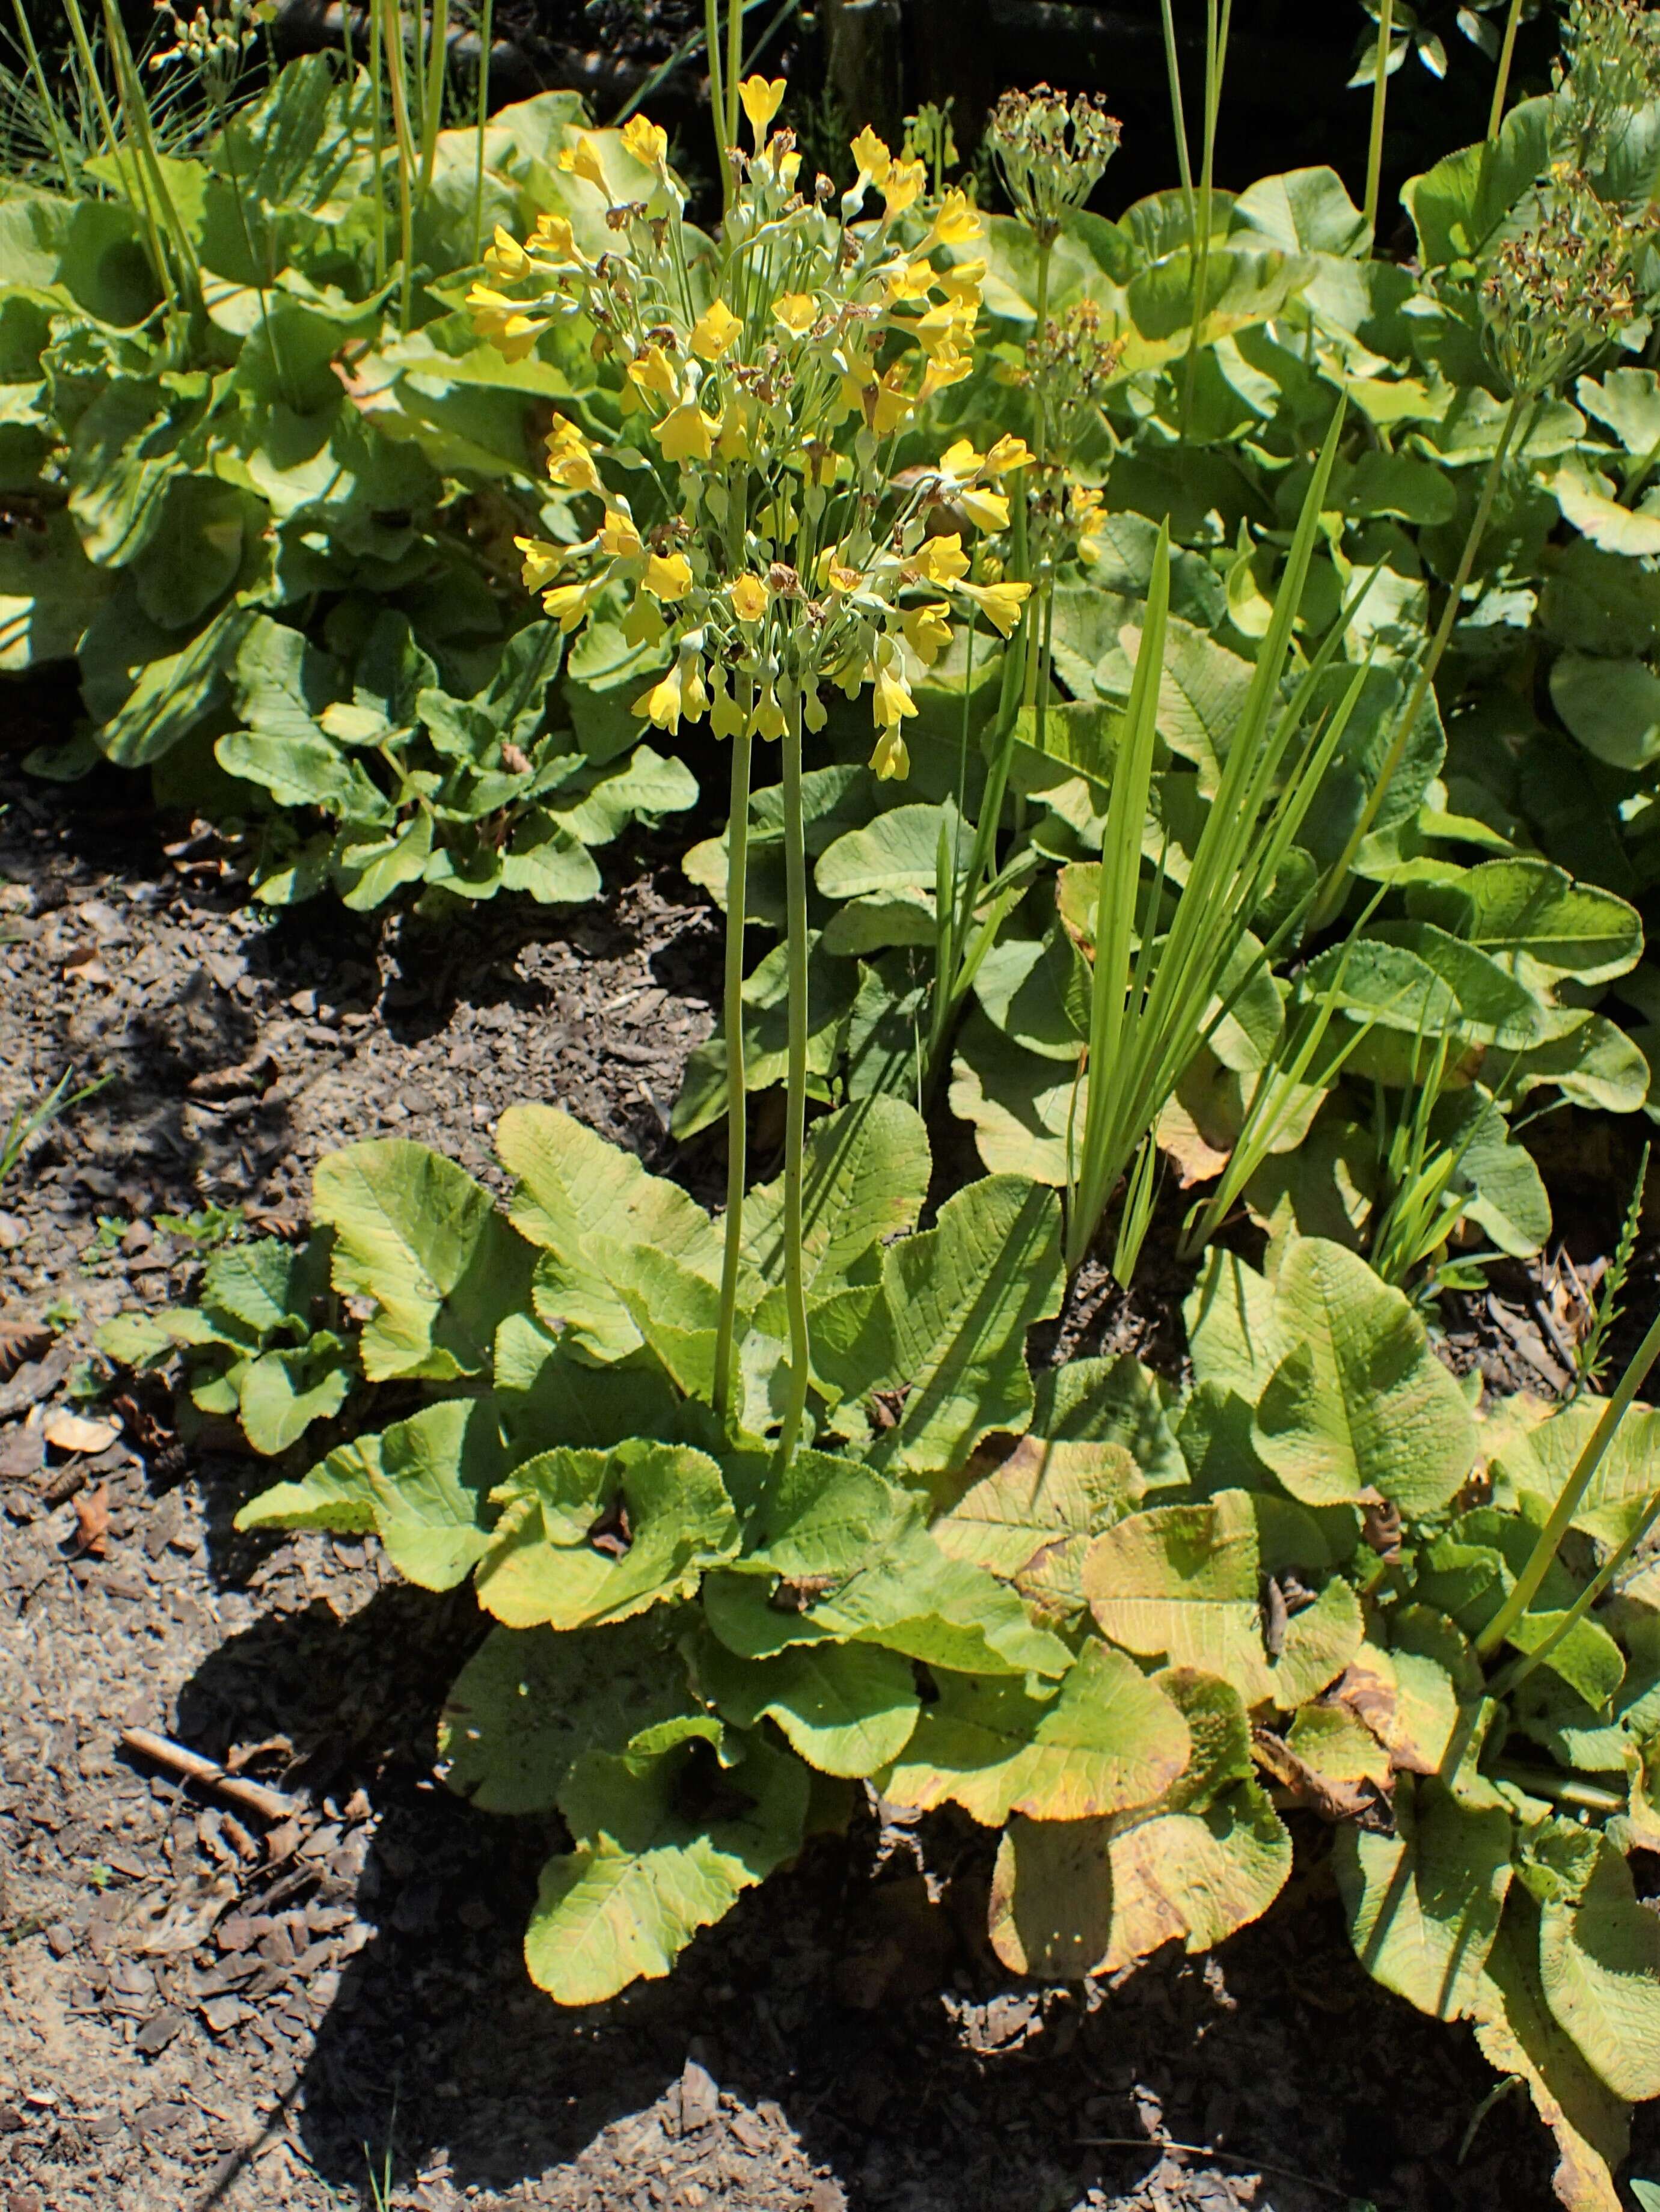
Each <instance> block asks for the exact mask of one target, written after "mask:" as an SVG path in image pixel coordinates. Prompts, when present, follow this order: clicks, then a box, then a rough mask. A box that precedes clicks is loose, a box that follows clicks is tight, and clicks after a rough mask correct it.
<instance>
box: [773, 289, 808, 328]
mask: <svg viewBox="0 0 1660 2212" xmlns="http://www.w3.org/2000/svg"><path fill="white" fill-rule="evenodd" d="M772 313H773V319H774V321H775V322H779V323H781V324H782V325H784V328H785V329H786V330H787V331H792V332H793V333H794V336H795V337H798V338H799V337H800V336H801V334H802V332H803V331H810V330H811V329H812V324H813V319H814V317H815V316H816V315H817V314H818V301H816V300H815V299H814V298H813V296H812V293H811V292H784V293H781V294H780V295H779V296H778V298H777V299H775V301H773V303H772Z"/></svg>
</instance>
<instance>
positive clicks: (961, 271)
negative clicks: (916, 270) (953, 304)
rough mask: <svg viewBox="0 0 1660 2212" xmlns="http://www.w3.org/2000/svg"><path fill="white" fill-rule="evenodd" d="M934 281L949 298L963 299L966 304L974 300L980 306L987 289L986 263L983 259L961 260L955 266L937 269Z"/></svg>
mask: <svg viewBox="0 0 1660 2212" xmlns="http://www.w3.org/2000/svg"><path fill="white" fill-rule="evenodd" d="M933 281H934V283H936V284H937V285H938V286H939V289H940V290H941V291H942V292H943V293H944V294H945V295H946V298H947V299H948V300H961V301H963V302H964V304H965V305H966V304H967V302H968V301H970V300H972V301H973V302H974V304H975V305H976V307H978V306H979V304H980V295H981V293H982V291H983V290H984V289H985V283H986V264H985V263H984V262H983V261H959V262H958V264H956V266H955V267H954V268H952V269H940V270H936V271H935V272H934V279H933Z"/></svg>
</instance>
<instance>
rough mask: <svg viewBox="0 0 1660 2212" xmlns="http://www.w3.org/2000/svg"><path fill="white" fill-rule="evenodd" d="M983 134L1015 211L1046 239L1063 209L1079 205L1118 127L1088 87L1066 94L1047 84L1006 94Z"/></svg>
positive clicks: (1114, 143)
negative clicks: (1089, 91) (1068, 96)
mask: <svg viewBox="0 0 1660 2212" xmlns="http://www.w3.org/2000/svg"><path fill="white" fill-rule="evenodd" d="M986 135H987V137H988V141H989V143H990V145H991V149H992V154H993V156H994V159H995V161H996V163H997V167H998V172H999V173H1000V176H1001V177H1002V179H1003V184H1004V187H1005V189H1006V191H1007V193H1008V196H1009V198H1010V200H1011V201H1012V203H1013V205H1014V209H1015V212H1016V213H1017V214H1018V216H1020V217H1021V219H1022V220H1023V221H1024V222H1027V223H1029V224H1030V225H1031V228H1032V229H1033V230H1035V231H1036V232H1037V234H1038V236H1039V237H1040V238H1053V237H1054V236H1055V233H1056V232H1057V231H1058V230H1059V228H1060V227H1061V216H1062V214H1063V213H1064V211H1065V210H1067V208H1069V207H1082V206H1083V204H1084V203H1085V200H1086V199H1088V197H1089V196H1090V194H1091V192H1092V191H1094V190H1095V187H1096V186H1097V185H1098V184H1099V183H1100V181H1101V176H1102V173H1103V171H1104V169H1105V167H1106V166H1107V164H1108V162H1109V161H1110V160H1111V159H1112V157H1113V155H1115V154H1116V152H1117V150H1118V142H1119V139H1120V138H1121V137H1122V135H1123V134H1122V127H1121V125H1119V123H1118V121H1117V118H1116V117H1114V116H1111V115H1109V114H1108V113H1107V111H1106V106H1105V103H1104V101H1102V100H1098V98H1096V96H1095V95H1094V94H1091V93H1087V92H1080V93H1077V94H1073V97H1072V98H1071V99H1070V100H1069V99H1068V98H1067V95H1066V94H1064V93H1061V92H1055V91H1052V90H1051V89H1050V88H1049V86H1048V85H1046V84H1038V85H1034V86H1033V87H1032V88H1031V91H1030V92H1016V91H1011V92H1006V93H1005V94H1003V96H1002V98H1001V99H1000V100H999V101H998V103H997V105H996V106H995V107H994V109H993V110H992V112H991V119H990V121H989V122H988V125H987V126H986Z"/></svg>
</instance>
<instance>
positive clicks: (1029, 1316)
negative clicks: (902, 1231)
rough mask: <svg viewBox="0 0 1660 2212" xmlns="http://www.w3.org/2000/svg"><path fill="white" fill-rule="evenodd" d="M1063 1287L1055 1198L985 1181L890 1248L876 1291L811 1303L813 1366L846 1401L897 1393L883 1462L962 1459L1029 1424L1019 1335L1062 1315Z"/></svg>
mask: <svg viewBox="0 0 1660 2212" xmlns="http://www.w3.org/2000/svg"><path fill="white" fill-rule="evenodd" d="M1064 1285H1065V1274H1064V1271H1063V1269H1062V1267H1061V1209H1060V1206H1059V1204H1058V1202H1057V1200H1056V1199H1055V1194H1054V1193H1053V1192H1052V1191H1046V1190H1041V1189H1039V1188H1037V1185H1036V1184H1034V1183H1031V1182H1026V1181H1025V1180H1024V1179H1023V1178H1021V1177H1019V1176H988V1177H987V1178H986V1179H985V1180H984V1181H983V1182H977V1183H972V1184H970V1186H969V1188H967V1189H966V1190H960V1191H958V1193H957V1194H955V1195H954V1196H953V1197H952V1198H950V1199H948V1200H946V1204H945V1205H944V1206H941V1207H940V1209H939V1220H938V1223H937V1225H935V1226H934V1227H933V1229H931V1230H928V1231H926V1232H925V1233H924V1234H923V1235H921V1236H920V1237H902V1238H901V1239H900V1240H899V1241H898V1242H897V1243H894V1244H891V1245H889V1246H888V1248H887V1249H886V1250H885V1253H884V1254H883V1257H882V1279H881V1283H880V1285H879V1288H877V1289H874V1290H872V1291H860V1290H853V1291H844V1292H842V1293H841V1294H840V1295H839V1296H838V1297H835V1298H831V1299H828V1300H826V1301H825V1302H824V1303H823V1304H821V1305H820V1306H819V1307H818V1310H817V1311H816V1313H815V1315H814V1322H813V1327H814V1362H815V1365H816V1366H817V1368H818V1370H819V1372H820V1373H821V1374H823V1375H824V1376H825V1377H826V1379H827V1380H828V1381H829V1382H830V1383H832V1384H833V1385H834V1386H835V1387H836V1389H839V1390H841V1391H842V1394H843V1395H847V1396H856V1397H859V1398H864V1397H866V1396H867V1395H869V1394H870V1393H871V1392H872V1391H873V1390H877V1389H891V1390H898V1391H902V1392H903V1394H904V1403H903V1407H902V1408H901V1411H900V1414H899V1419H898V1421H897V1424H896V1425H894V1426H893V1427H892V1428H891V1429H889V1430H887V1431H885V1433H884V1435H883V1437H881V1439H880V1441H879V1443H878V1445H877V1447H876V1449H875V1452H874V1454H873V1457H874V1458H875V1460H876V1461H877V1462H878V1463H879V1464H885V1465H890V1466H895V1467H898V1468H906V1469H908V1470H909V1471H910V1472H912V1473H915V1474H927V1473H928V1472H930V1471H931V1470H933V1469H935V1468H946V1467H951V1466H954V1465H960V1464H961V1462H963V1461H964V1459H965V1458H966V1457H967V1456H968V1455H969V1453H970V1451H972V1450H973V1449H974V1447H975V1445H976V1443H979V1441H980V1440H981V1438H982V1437H984V1436H987V1435H988V1434H989V1433H990V1431H992V1430H994V1429H1006V1430H1008V1431H1011V1432H1012V1433H1013V1434H1015V1435H1018V1434H1019V1433H1020V1431H1023V1430H1024V1429H1025V1427H1026V1425H1027V1424H1028V1422H1029V1420H1030V1419H1031V1407H1032V1387H1031V1375H1030V1374H1029V1372H1028V1371H1027V1367H1026V1332H1027V1330H1028V1329H1029V1328H1031V1327H1032V1325H1033V1324H1034V1323H1035V1322H1039V1321H1043V1320H1045V1319H1047V1318H1048V1317H1049V1316H1050V1315H1052V1314H1054V1313H1055V1312H1057V1311H1058V1310H1059V1308H1060V1303H1061V1292H1062V1290H1063V1288H1064Z"/></svg>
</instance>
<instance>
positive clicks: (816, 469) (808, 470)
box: [800, 446, 837, 484]
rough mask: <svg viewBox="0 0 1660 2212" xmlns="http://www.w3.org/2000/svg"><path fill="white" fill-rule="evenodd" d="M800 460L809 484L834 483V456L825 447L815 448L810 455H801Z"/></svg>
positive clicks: (835, 463)
mask: <svg viewBox="0 0 1660 2212" xmlns="http://www.w3.org/2000/svg"><path fill="white" fill-rule="evenodd" d="M800 459H801V467H802V471H803V472H804V474H805V475H806V479H807V482H808V483H818V484H833V483H835V482H836V467H837V460H836V455H835V454H834V453H831V452H830V449H829V448H828V447H824V446H815V447H814V449H813V450H812V452H811V453H803V454H802V455H801V457H800Z"/></svg>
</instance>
